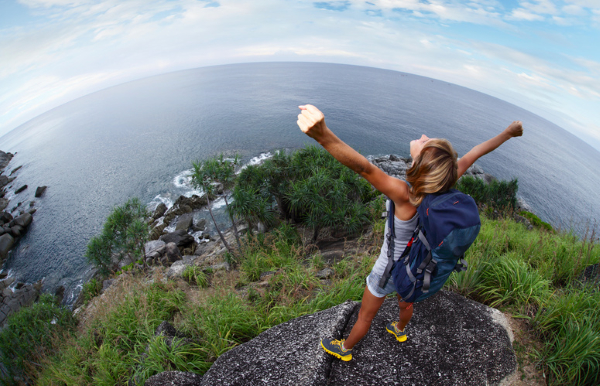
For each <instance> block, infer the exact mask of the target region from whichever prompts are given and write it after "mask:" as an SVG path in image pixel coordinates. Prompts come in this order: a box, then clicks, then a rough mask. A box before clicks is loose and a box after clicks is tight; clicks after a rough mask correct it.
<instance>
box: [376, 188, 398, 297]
mask: <svg viewBox="0 0 600 386" xmlns="http://www.w3.org/2000/svg"><path fill="white" fill-rule="evenodd" d="M387 209H388V211H387V223H388V232H387V234H386V235H385V240H386V243H387V247H388V250H387V257H388V261H387V265H386V266H385V271H383V275H382V276H381V280H380V281H379V288H384V287H385V286H386V284H387V282H388V280H389V279H390V275H391V272H392V267H393V265H394V247H395V243H394V239H395V238H396V229H395V227H394V211H395V209H396V205H395V204H394V201H392V200H390V199H389V198H388V200H387Z"/></svg>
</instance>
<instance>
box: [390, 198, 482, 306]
mask: <svg viewBox="0 0 600 386" xmlns="http://www.w3.org/2000/svg"><path fill="white" fill-rule="evenodd" d="M388 205H389V210H388V234H387V235H386V239H387V243H388V264H387V266H386V269H385V272H384V274H383V277H382V279H381V281H380V282H379V286H380V287H381V288H383V287H385V285H386V284H387V281H388V280H389V278H390V276H391V277H392V278H393V281H394V285H395V286H396V292H398V294H399V295H400V296H401V297H402V300H404V301H405V302H408V303H413V302H420V301H421V300H424V299H426V298H428V297H430V296H431V295H433V294H435V293H436V292H437V291H439V290H440V289H441V288H442V287H443V286H444V283H446V280H448V277H449V276H450V274H451V273H452V271H459V272H460V271H466V269H467V263H466V261H465V260H464V255H465V252H466V251H467V249H469V247H470V246H471V244H472V243H473V241H475V238H476V237H477V235H478V234H479V228H481V221H480V219H479V212H478V211H477V205H476V204H475V200H473V198H471V196H469V195H467V194H464V193H462V192H460V191H458V190H454V189H452V190H449V191H446V192H443V193H435V194H428V195H427V196H425V198H424V199H423V202H422V203H421V205H419V207H418V208H417V213H418V214H419V220H418V223H417V228H416V229H415V232H414V233H413V236H412V238H411V240H410V241H409V243H408V245H407V246H406V249H405V250H404V252H402V255H401V256H400V258H399V259H398V261H397V262H394V258H393V256H394V238H395V230H394V202H393V201H392V200H388Z"/></svg>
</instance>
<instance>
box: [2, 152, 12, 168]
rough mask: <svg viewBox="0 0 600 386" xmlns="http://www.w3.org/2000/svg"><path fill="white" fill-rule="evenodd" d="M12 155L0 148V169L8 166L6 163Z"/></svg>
mask: <svg viewBox="0 0 600 386" xmlns="http://www.w3.org/2000/svg"><path fill="white" fill-rule="evenodd" d="M13 157H14V156H13V155H12V154H11V153H5V152H3V151H1V150H0V171H2V170H4V169H5V168H6V167H7V166H8V163H9V162H10V160H11V159H12V158H13Z"/></svg>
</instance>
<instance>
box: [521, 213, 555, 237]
mask: <svg viewBox="0 0 600 386" xmlns="http://www.w3.org/2000/svg"><path fill="white" fill-rule="evenodd" d="M519 215H521V216H523V217H525V218H526V219H528V220H529V222H530V223H531V225H533V226H534V227H537V228H541V229H544V230H546V231H548V232H554V228H552V225H550V224H548V223H547V222H544V221H542V220H541V219H540V218H539V217H538V216H536V215H535V214H533V213H531V212H527V211H526V210H522V211H520V212H519Z"/></svg>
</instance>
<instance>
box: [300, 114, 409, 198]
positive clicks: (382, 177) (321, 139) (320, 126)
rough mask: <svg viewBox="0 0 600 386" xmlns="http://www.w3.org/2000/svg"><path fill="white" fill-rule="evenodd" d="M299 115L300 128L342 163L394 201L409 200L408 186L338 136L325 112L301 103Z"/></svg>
mask: <svg viewBox="0 0 600 386" xmlns="http://www.w3.org/2000/svg"><path fill="white" fill-rule="evenodd" d="M300 109H301V110H302V112H301V113H300V114H299V115H298V122H297V123H298V126H300V130H302V132H304V133H305V134H306V135H308V136H309V137H311V138H313V139H314V140H316V141H317V142H318V143H319V144H320V145H321V146H323V147H324V148H325V150H327V151H328V152H329V153H330V154H331V155H332V156H333V157H334V158H335V159H337V160H338V161H339V162H340V163H342V164H343V165H345V166H347V167H348V168H350V169H352V170H353V171H355V172H356V173H358V174H359V175H360V176H361V177H364V178H365V179H366V180H367V181H369V182H370V183H371V185H373V186H374V187H375V189H377V190H379V191H380V192H381V193H383V194H385V195H386V196H388V197H389V198H390V199H392V200H393V201H394V202H402V201H407V200H408V185H407V184H406V183H405V182H404V181H401V180H399V179H397V178H394V177H390V176H388V175H387V174H385V173H384V172H383V171H381V170H380V169H379V168H378V167H377V166H375V165H373V164H372V163H370V162H369V160H367V159H366V158H365V157H364V156H362V155H360V154H359V153H358V152H357V151H356V150H354V149H352V148H351V147H350V146H348V145H347V144H346V143H344V141H342V140H341V139H339V138H338V137H337V136H336V135H335V134H334V133H333V132H332V131H331V130H330V129H329V128H328V127H327V125H326V124H325V117H324V116H323V113H322V112H321V111H320V110H319V109H317V108H316V107H315V106H312V105H305V106H300Z"/></svg>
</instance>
